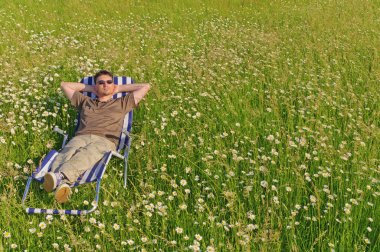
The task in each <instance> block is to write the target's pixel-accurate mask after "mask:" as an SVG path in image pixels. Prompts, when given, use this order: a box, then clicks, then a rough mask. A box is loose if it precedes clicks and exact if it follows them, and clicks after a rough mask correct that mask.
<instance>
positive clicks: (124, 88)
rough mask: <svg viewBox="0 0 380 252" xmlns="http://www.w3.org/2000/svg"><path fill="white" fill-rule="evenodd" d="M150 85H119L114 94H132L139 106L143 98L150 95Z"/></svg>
mask: <svg viewBox="0 0 380 252" xmlns="http://www.w3.org/2000/svg"><path fill="white" fill-rule="evenodd" d="M149 89H150V85H149V84H148V83H137V84H133V85H117V86H116V88H115V92H114V93H120V92H131V93H133V97H134V98H135V104H136V105H137V104H138V103H139V102H140V101H141V100H142V98H144V96H145V95H146V93H148V91H149Z"/></svg>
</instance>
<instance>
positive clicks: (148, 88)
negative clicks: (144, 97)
mask: <svg viewBox="0 0 380 252" xmlns="http://www.w3.org/2000/svg"><path fill="white" fill-rule="evenodd" d="M145 88H146V92H148V91H149V90H150V88H151V86H150V84H149V83H148V84H146V85H145Z"/></svg>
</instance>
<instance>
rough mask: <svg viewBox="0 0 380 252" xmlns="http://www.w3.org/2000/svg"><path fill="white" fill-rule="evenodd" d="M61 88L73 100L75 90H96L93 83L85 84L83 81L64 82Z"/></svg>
mask: <svg viewBox="0 0 380 252" xmlns="http://www.w3.org/2000/svg"><path fill="white" fill-rule="evenodd" d="M61 89H62V90H63V92H64V93H65V96H66V97H67V98H68V99H69V100H71V98H72V97H73V95H74V93H75V91H80V92H81V91H83V92H95V89H94V87H93V86H91V85H85V84H83V83H78V82H62V83H61Z"/></svg>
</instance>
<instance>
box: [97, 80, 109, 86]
mask: <svg viewBox="0 0 380 252" xmlns="http://www.w3.org/2000/svg"><path fill="white" fill-rule="evenodd" d="M96 83H97V84H99V85H103V84H106V83H107V84H112V83H113V80H106V81H104V80H100V81H97V82H96Z"/></svg>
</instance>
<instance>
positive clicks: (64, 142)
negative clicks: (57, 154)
mask: <svg viewBox="0 0 380 252" xmlns="http://www.w3.org/2000/svg"><path fill="white" fill-rule="evenodd" d="M53 131H55V132H57V133H58V134H61V135H63V142H62V148H63V147H65V145H66V141H67V137H68V135H67V134H65V131H63V130H61V129H60V128H58V127H57V126H55V127H54V129H53Z"/></svg>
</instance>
